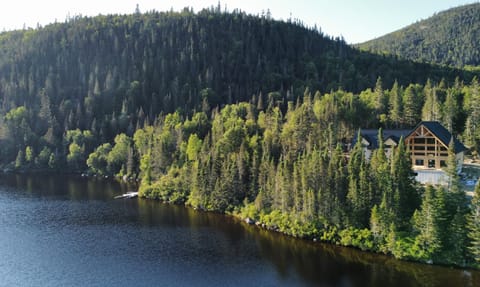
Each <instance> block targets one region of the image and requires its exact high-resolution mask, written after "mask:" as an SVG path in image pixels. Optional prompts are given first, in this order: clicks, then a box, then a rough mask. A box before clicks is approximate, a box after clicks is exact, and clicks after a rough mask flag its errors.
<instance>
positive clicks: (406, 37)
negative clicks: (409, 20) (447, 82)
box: [358, 3, 480, 69]
mask: <svg viewBox="0 0 480 287" xmlns="http://www.w3.org/2000/svg"><path fill="white" fill-rule="evenodd" d="M479 33H480V3H473V4H469V5H465V6H460V7H456V8H452V9H449V10H447V11H443V12H440V13H438V14H435V15H433V16H432V17H430V18H428V19H425V20H422V21H419V22H417V23H414V24H412V25H410V26H408V27H405V28H403V29H401V30H398V31H395V32H392V33H390V34H387V35H385V36H383V37H380V38H377V39H374V40H371V41H368V42H365V43H362V44H359V45H358V47H360V48H361V49H365V50H369V51H373V52H376V53H385V54H391V55H397V56H398V57H400V58H403V59H408V60H412V61H419V62H426V63H436V64H441V65H449V66H454V67H460V68H475V67H476V69H478V66H480V46H479V42H478V35H479Z"/></svg>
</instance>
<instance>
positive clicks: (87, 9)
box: [0, 0, 479, 43]
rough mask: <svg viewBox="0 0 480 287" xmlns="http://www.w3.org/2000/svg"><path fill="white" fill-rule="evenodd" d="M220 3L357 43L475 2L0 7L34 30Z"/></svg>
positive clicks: (144, 0)
mask: <svg viewBox="0 0 480 287" xmlns="http://www.w3.org/2000/svg"><path fill="white" fill-rule="evenodd" d="M219 2H220V5H221V6H222V9H223V8H224V7H227V10H229V11H232V10H234V9H236V8H238V9H240V10H242V11H245V12H246V13H249V14H262V11H263V12H266V11H267V10H270V13H271V15H272V17H273V18H275V19H281V20H286V19H288V18H292V19H299V20H301V21H302V22H303V23H304V24H306V25H307V26H311V27H313V26H314V25H316V26H317V27H320V28H321V30H322V32H323V33H325V34H327V35H330V36H335V37H337V36H343V37H344V39H345V41H347V43H360V42H364V41H367V40H371V39H373V38H376V37H380V36H382V35H385V34H387V33H390V32H393V31H395V30H398V29H401V28H403V27H405V26H407V25H409V24H412V23H414V22H416V21H419V20H422V19H426V18H428V17H430V16H432V15H433V14H434V13H437V12H440V11H443V10H446V9H449V8H453V7H457V6H461V5H465V4H471V3H478V2H479V1H478V0H402V1H399V0H335V1H333V0H299V1H288V0H276V1H272V0H222V1H218V0H190V1H185V0H116V1H105V0H82V1H70V0H63V1H59V0H43V1H38V0H13V1H9V3H8V4H6V5H5V4H4V5H2V8H1V9H0V31H9V30H15V29H22V28H23V27H27V28H29V27H31V28H35V27H37V24H40V25H41V26H45V25H47V24H50V23H53V22H55V21H57V22H64V21H65V19H66V18H67V16H68V15H70V16H75V15H83V16H96V15H99V14H103V15H106V14H131V13H133V12H134V11H135V7H136V5H137V4H138V5H139V7H140V11H142V12H146V11H151V10H156V11H166V10H170V9H171V8H173V10H175V11H179V10H181V9H183V8H184V7H192V8H193V10H194V11H195V12H198V11H200V10H202V9H203V8H207V7H210V6H217V4H218V3H219Z"/></svg>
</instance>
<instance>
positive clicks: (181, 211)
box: [0, 174, 480, 287]
mask: <svg viewBox="0 0 480 287" xmlns="http://www.w3.org/2000/svg"><path fill="white" fill-rule="evenodd" d="M132 189H135V187H133V186H127V185H125V184H121V183H119V182H117V181H113V180H99V179H92V178H81V177H76V176H63V175H62V176H49V175H31V176H28V175H14V174H3V175H0V286H402V287H403V286H448V287H453V286H480V273H479V272H478V271H472V270H460V269H453V268H446V267H438V266H429V265H423V264H417V263H411V262H404V261H399V260H395V259H393V258H391V257H388V256H383V255H376V254H370V253H366V252H361V251H358V250H355V249H351V248H344V247H338V246H332V245H329V244H321V243H313V242H308V241H304V240H298V239H294V238H290V237H287V236H283V235H280V234H277V233H274V232H268V231H266V230H262V229H260V228H258V227H256V226H248V225H247V224H245V223H243V222H240V221H238V220H236V219H233V218H231V217H227V216H224V215H218V214H213V213H205V212H200V211H195V210H193V209H191V208H185V207H182V206H174V205H168V204H162V203H160V202H156V201H151V200H144V199H138V198H136V199H117V200H114V199H113V197H114V196H116V195H119V194H121V193H124V192H127V191H129V190H132Z"/></svg>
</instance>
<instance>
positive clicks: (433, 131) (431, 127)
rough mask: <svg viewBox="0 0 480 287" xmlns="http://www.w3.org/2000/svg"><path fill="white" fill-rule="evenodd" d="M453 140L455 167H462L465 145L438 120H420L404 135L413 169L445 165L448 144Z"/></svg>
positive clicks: (434, 167)
mask: <svg viewBox="0 0 480 287" xmlns="http://www.w3.org/2000/svg"><path fill="white" fill-rule="evenodd" d="M451 140H453V141H454V148H455V153H456V161H457V167H458V169H459V171H460V170H461V168H462V164H463V156H464V152H465V150H466V148H465V146H464V145H463V144H462V143H461V142H460V141H459V140H457V139H456V138H454V137H453V136H452V134H450V132H449V131H448V130H447V129H446V128H445V127H444V126H442V125H441V124H440V123H439V122H426V121H425V122H421V123H419V124H418V125H417V126H416V127H415V128H414V129H413V130H412V131H411V132H410V134H408V135H407V136H406V137H405V144H406V146H407V147H408V148H409V150H410V154H411V158H412V166H413V168H414V169H442V168H444V167H446V165H447V158H448V146H449V144H450V141H451Z"/></svg>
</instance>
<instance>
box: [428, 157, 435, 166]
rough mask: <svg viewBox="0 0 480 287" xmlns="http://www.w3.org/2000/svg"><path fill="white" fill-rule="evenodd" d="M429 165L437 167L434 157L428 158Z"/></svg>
mask: <svg viewBox="0 0 480 287" xmlns="http://www.w3.org/2000/svg"><path fill="white" fill-rule="evenodd" d="M428 167H429V168H434V167H435V160H434V159H429V160H428Z"/></svg>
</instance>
